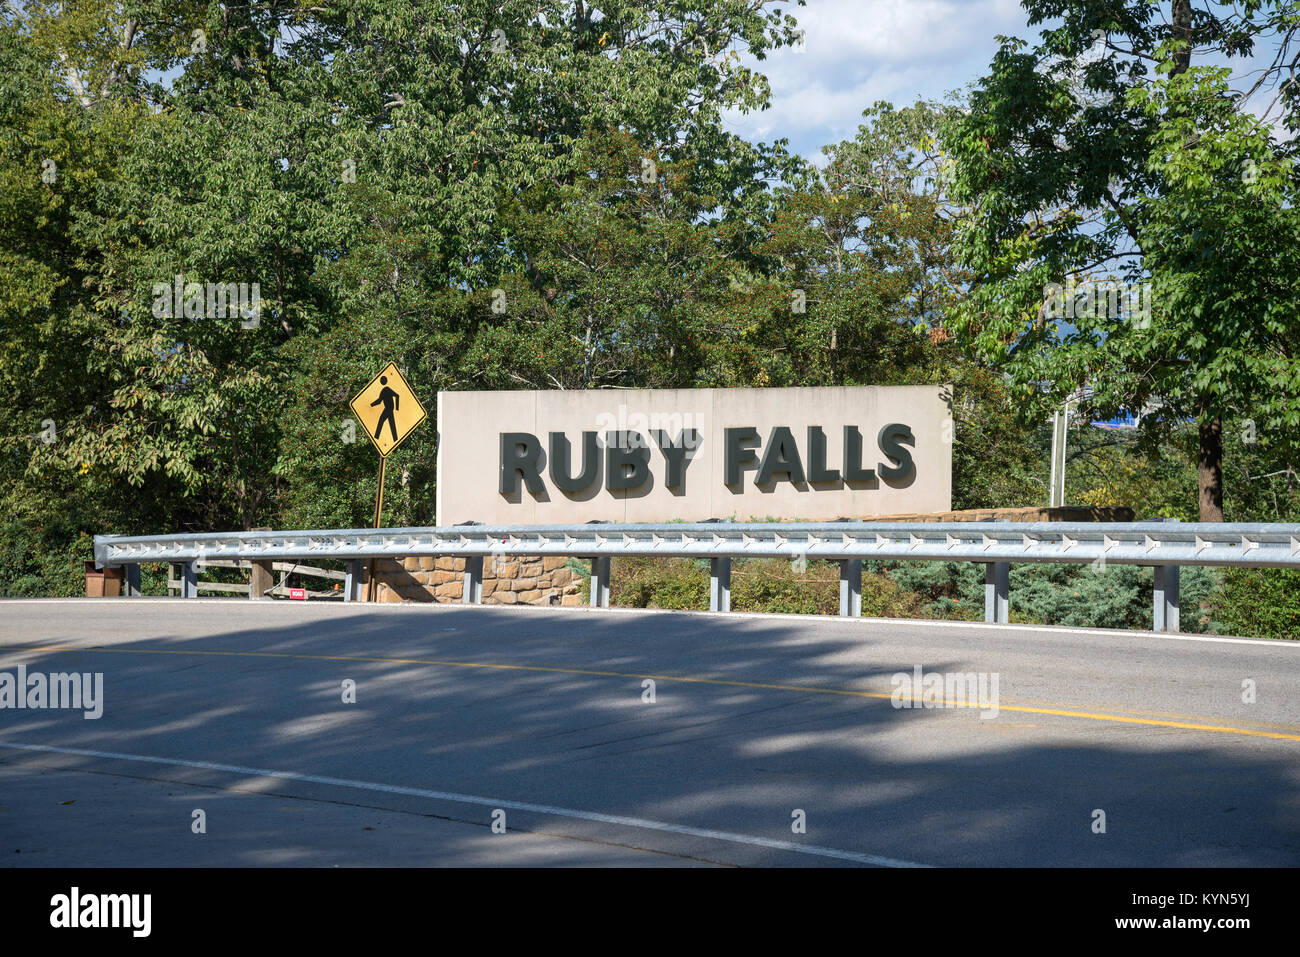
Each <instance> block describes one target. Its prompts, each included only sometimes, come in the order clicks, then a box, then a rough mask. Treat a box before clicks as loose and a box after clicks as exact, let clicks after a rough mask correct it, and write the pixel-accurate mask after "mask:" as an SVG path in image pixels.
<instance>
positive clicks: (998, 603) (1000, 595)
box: [984, 562, 1011, 625]
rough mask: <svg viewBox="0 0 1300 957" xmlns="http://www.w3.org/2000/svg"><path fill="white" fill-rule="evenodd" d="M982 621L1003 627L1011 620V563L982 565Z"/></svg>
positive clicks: (987, 563)
mask: <svg viewBox="0 0 1300 957" xmlns="http://www.w3.org/2000/svg"><path fill="white" fill-rule="evenodd" d="M984 620H985V621H987V622H991V623H993V624H997V625H1005V624H1006V623H1007V622H1009V621H1010V620H1011V563H1010V562H986V563H985V564H984Z"/></svg>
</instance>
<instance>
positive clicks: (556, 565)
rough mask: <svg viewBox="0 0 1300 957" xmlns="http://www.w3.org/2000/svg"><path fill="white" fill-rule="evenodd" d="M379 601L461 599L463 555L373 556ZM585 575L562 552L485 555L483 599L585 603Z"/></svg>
mask: <svg viewBox="0 0 1300 957" xmlns="http://www.w3.org/2000/svg"><path fill="white" fill-rule="evenodd" d="M374 568H375V570H374V576H375V582H376V594H375V600H376V601H390V602H391V601H429V602H437V601H441V602H449V601H456V602H458V601H460V597H461V587H462V585H463V584H464V578H463V576H464V573H465V559H463V558H445V557H443V558H405V559H393V558H379V559H375V566H374ZM582 580H583V576H582V575H581V574H579V573H578V572H575V571H573V570H572V569H570V568H568V567H567V566H566V565H565V560H564V558H562V557H559V556H546V557H530V556H511V557H509V558H494V557H493V556H486V557H484V559H483V603H484V604H485V605H487V604H497V605H517V604H518V605H581V604H582Z"/></svg>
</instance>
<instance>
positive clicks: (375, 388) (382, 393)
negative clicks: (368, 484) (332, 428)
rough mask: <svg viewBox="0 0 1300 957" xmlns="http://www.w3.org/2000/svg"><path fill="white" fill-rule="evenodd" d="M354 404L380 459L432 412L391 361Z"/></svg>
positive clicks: (358, 396) (353, 406)
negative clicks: (425, 406) (422, 402)
mask: <svg viewBox="0 0 1300 957" xmlns="http://www.w3.org/2000/svg"><path fill="white" fill-rule="evenodd" d="M351 405H352V411H353V413H355V415H356V417H357V419H358V420H359V421H360V422H361V424H362V425H363V426H364V427H365V430H366V435H368V436H370V441H371V442H373V443H375V448H377V449H378V450H379V455H380V458H383V457H385V456H387V455H388V453H389V452H391V451H393V449H395V448H397V447H398V446H399V445H401V444H402V443H403V442H404V441H406V437H407V436H408V435H410V434H411V433H412V432H413V431H415V427H416V426H417V425H419V424H420V423H421V422H423V421H424V420H425V417H426V416H427V414H428V413H426V412H425V411H424V406H422V405H420V400H419V399H417V398H416V397H415V392H414V391H412V389H411V385H410V383H408V382H407V381H406V377H405V376H403V375H402V373H401V372H400V371H399V370H398V368H397V366H395V365H394V364H393V363H391V362H390V363H388V365H387V366H386V367H385V369H384V371H383V372H381V373H379V375H377V376H375V378H374V379H372V380H371V382H370V384H369V385H368V386H366V387H365V388H364V389H362V390H361V391H360V392H358V393H357V396H356V398H355V399H353V400H352V403H351Z"/></svg>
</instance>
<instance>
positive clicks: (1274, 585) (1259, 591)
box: [1218, 568, 1300, 640]
mask: <svg viewBox="0 0 1300 957" xmlns="http://www.w3.org/2000/svg"><path fill="white" fill-rule="evenodd" d="M1218 616H1219V618H1220V620H1221V622H1222V630H1223V631H1226V632H1228V633H1229V634H1233V635H1244V636H1247V637H1252V638H1286V639H1291V640H1294V639H1298V638H1300V571H1295V570H1292V569H1280V568H1267V569H1259V570H1254V569H1243V568H1232V569H1228V571H1227V573H1226V574H1225V575H1224V584H1223V593H1222V598H1221V601H1220V603H1219V611H1218Z"/></svg>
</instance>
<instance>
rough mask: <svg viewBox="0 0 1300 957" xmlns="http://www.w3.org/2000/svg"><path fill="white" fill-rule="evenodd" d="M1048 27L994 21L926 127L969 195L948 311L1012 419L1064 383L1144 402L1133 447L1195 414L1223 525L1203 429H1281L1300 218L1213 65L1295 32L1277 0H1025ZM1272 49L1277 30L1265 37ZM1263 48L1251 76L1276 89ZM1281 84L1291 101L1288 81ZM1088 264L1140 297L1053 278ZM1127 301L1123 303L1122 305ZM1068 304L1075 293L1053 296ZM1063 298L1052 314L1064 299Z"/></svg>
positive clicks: (1091, 273)
mask: <svg viewBox="0 0 1300 957" xmlns="http://www.w3.org/2000/svg"><path fill="white" fill-rule="evenodd" d="M1023 6H1024V7H1025V9H1026V10H1027V11H1028V13H1029V20H1030V22H1031V23H1032V24H1040V23H1047V22H1049V21H1050V22H1051V24H1052V26H1050V27H1048V28H1045V29H1044V30H1043V32H1042V34H1041V36H1040V39H1039V43H1038V45H1037V46H1035V47H1034V48H1033V49H1027V45H1026V44H1025V43H1024V42H1022V41H1019V40H1014V39H1007V38H1003V40H1002V46H1001V48H1000V49H999V51H998V53H997V54H996V56H995V57H994V59H993V62H992V64H991V67H990V72H989V75H988V76H986V77H984V78H983V79H982V80H981V81H980V83H979V84H978V85H977V88H976V89H975V90H974V92H973V94H972V95H971V98H970V104H969V109H968V110H966V111H964V112H963V113H961V114H959V115H957V116H954V117H952V118H951V119H950V121H949V123H948V124H947V126H946V129H945V135H944V141H945V145H946V146H947V148H948V149H949V151H950V153H951V155H952V157H953V161H954V166H953V170H954V192H955V194H956V195H957V196H958V198H959V199H961V200H963V201H965V202H967V203H969V204H970V207H971V209H970V214H969V216H968V217H967V218H966V219H965V220H964V221H963V225H962V227H961V230H960V252H961V256H962V258H963V260H964V262H965V263H966V264H967V265H968V266H969V267H970V268H971V269H972V271H973V272H974V274H975V276H976V277H977V278H976V281H975V282H974V283H973V284H972V287H971V289H970V295H969V296H968V297H967V298H965V299H963V300H962V302H961V303H960V304H959V306H958V308H957V309H956V310H955V311H954V320H953V329H954V331H955V332H956V333H957V334H958V336H959V339H960V341H961V342H962V343H963V345H964V346H966V347H969V348H971V349H972V350H973V351H974V353H975V354H977V355H979V356H981V357H982V358H984V359H985V360H987V361H990V362H993V363H995V364H997V365H998V367H999V368H1001V369H1002V370H1004V371H1005V372H1006V373H1007V374H1008V375H1009V376H1010V378H1011V380H1012V382H1013V383H1014V387H1015V389H1016V392H1017V398H1018V400H1019V401H1020V402H1021V405H1022V408H1023V410H1024V412H1025V414H1026V416H1029V417H1035V418H1039V419H1041V418H1042V417H1043V416H1045V415H1046V414H1047V413H1048V412H1049V411H1050V410H1051V409H1052V408H1055V407H1059V405H1060V403H1061V402H1062V400H1063V399H1064V398H1065V397H1066V396H1067V395H1069V394H1071V393H1072V392H1074V391H1075V390H1077V389H1079V388H1080V387H1082V386H1087V387H1089V388H1090V390H1091V393H1090V397H1089V398H1087V399H1086V400H1085V401H1084V402H1083V404H1082V405H1081V407H1080V408H1081V411H1082V413H1083V414H1084V415H1085V416H1092V417H1101V418H1106V417H1109V416H1111V415H1114V414H1116V413H1118V412H1120V411H1121V410H1131V411H1139V410H1144V409H1146V410H1151V411H1153V412H1154V413H1155V414H1148V415H1146V416H1144V417H1143V419H1142V432H1141V435H1142V439H1143V442H1144V444H1145V445H1148V446H1150V445H1154V444H1156V443H1158V442H1161V441H1164V440H1167V439H1168V438H1169V436H1170V434H1171V433H1172V432H1173V431H1174V430H1176V429H1177V428H1178V427H1179V425H1180V423H1182V422H1185V421H1188V420H1192V421H1195V422H1196V423H1197V426H1198V452H1197V458H1198V465H1199V514H1200V518H1201V519H1202V520H1204V521H1222V519H1223V509H1222V501H1223V496H1222V484H1223V483H1222V463H1223V442H1222V427H1223V421H1224V419H1225V418H1227V417H1230V416H1233V415H1239V416H1250V417H1252V418H1254V419H1255V420H1256V422H1257V423H1258V426H1259V428H1260V429H1261V430H1266V431H1268V432H1269V433H1270V434H1271V435H1273V436H1274V437H1275V439H1276V440H1277V441H1278V442H1279V443H1288V442H1289V443H1294V442H1295V441H1297V436H1298V429H1300V406H1298V405H1297V403H1296V402H1295V401H1294V396H1295V395H1296V394H1297V388H1298V387H1300V360H1298V358H1297V345H1298V342H1297V336H1300V325H1297V319H1296V316H1297V306H1298V305H1300V269H1298V268H1297V266H1298V265H1300V263H1298V262H1297V258H1296V257H1297V249H1300V243H1298V242H1297V240H1300V234H1298V233H1297V228H1298V227H1300V220H1298V219H1297V216H1298V215H1300V213H1298V212H1297V208H1296V204H1295V198H1296V185H1297V179H1296V173H1295V170H1294V167H1293V164H1292V162H1291V156H1290V155H1289V154H1290V152H1291V151H1292V150H1293V147H1292V146H1288V145H1284V144H1283V143H1281V142H1279V139H1278V137H1277V136H1276V135H1275V134H1274V132H1273V130H1272V129H1271V127H1270V126H1269V124H1268V123H1267V122H1264V121H1262V120H1261V119H1259V118H1258V117H1257V116H1255V115H1254V114H1253V113H1252V112H1251V111H1250V109H1249V97H1244V96H1237V95H1235V94H1234V93H1233V91H1232V89H1231V88H1230V85H1229V71H1228V70H1227V69H1226V68H1224V67H1219V66H1211V65H1199V64H1198V65H1192V63H1191V52H1192V50H1194V49H1195V50H1198V51H1208V52H1209V54H1210V55H1211V56H1213V57H1215V58H1218V59H1230V58H1232V57H1239V56H1244V55H1247V54H1249V53H1251V52H1252V51H1253V49H1254V44H1255V41H1256V40H1257V39H1258V38H1260V37H1263V36H1265V35H1269V34H1272V33H1275V32H1280V33H1282V34H1283V35H1285V36H1288V37H1289V36H1291V35H1292V34H1293V32H1294V31H1295V30H1296V29H1297V27H1296V23H1297V14H1298V12H1300V6H1298V5H1297V4H1295V3H1293V2H1286V3H1282V2H1275V3H1247V4H1244V5H1239V6H1237V7H1233V6H1231V5H1222V4H1211V5H1207V8H1206V9H1204V10H1201V9H1197V10H1193V9H1192V7H1191V4H1190V0H1174V2H1173V4H1172V8H1171V12H1170V16H1169V17H1168V18H1167V19H1166V18H1165V17H1164V16H1163V14H1162V12H1161V10H1160V8H1159V5H1157V4H1152V3H1148V2H1146V0H1128V2H1125V3H1122V4H1098V3H1093V2H1087V0H1025V2H1024V3H1023ZM1284 46H1285V45H1283V48H1284ZM1283 68H1284V63H1283V62H1282V61H1281V60H1280V58H1279V59H1278V60H1275V61H1274V63H1273V64H1272V65H1271V66H1270V67H1269V68H1268V69H1266V70H1265V71H1263V76H1262V77H1261V79H1260V83H1262V84H1264V87H1261V88H1266V87H1267V86H1268V84H1270V83H1271V84H1272V85H1273V86H1276V85H1277V84H1278V81H1279V76H1280V74H1281V71H1283ZM1282 100H1283V102H1284V103H1286V104H1288V109H1289V111H1290V116H1291V117H1292V118H1293V117H1294V105H1295V103H1296V102H1297V101H1296V96H1295V91H1294V90H1293V89H1292V90H1289V91H1288V90H1284V91H1283V96H1282ZM1076 280H1077V281H1079V282H1081V283H1082V282H1084V281H1089V280H1102V281H1107V282H1120V283H1126V284H1128V286H1127V288H1128V289H1130V290H1132V289H1134V288H1135V287H1136V288H1138V289H1140V284H1142V283H1149V284H1150V294H1149V298H1147V299H1146V300H1145V303H1144V302H1143V299H1142V298H1141V296H1140V294H1139V295H1138V296H1134V297H1118V296H1117V297H1115V298H1116V300H1117V301H1116V303H1115V306H1114V307H1112V303H1111V302H1110V301H1109V300H1110V298H1111V297H1110V294H1109V293H1108V292H1105V293H1104V298H1102V297H1099V296H1097V295H1095V294H1094V295H1090V296H1084V297H1082V298H1080V299H1079V300H1078V302H1077V305H1078V307H1079V308H1077V309H1067V311H1066V314H1065V315H1062V314H1061V313H1060V312H1059V311H1057V309H1056V306H1057V305H1065V303H1064V302H1063V301H1062V297H1061V296H1059V295H1058V293H1059V292H1060V291H1061V290H1062V289H1063V288H1068V284H1069V283H1070V282H1072V281H1076ZM1125 300H1126V301H1125ZM1069 305H1070V306H1073V305H1076V303H1074V302H1070V303H1069ZM1069 312H1073V315H1069Z"/></svg>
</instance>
